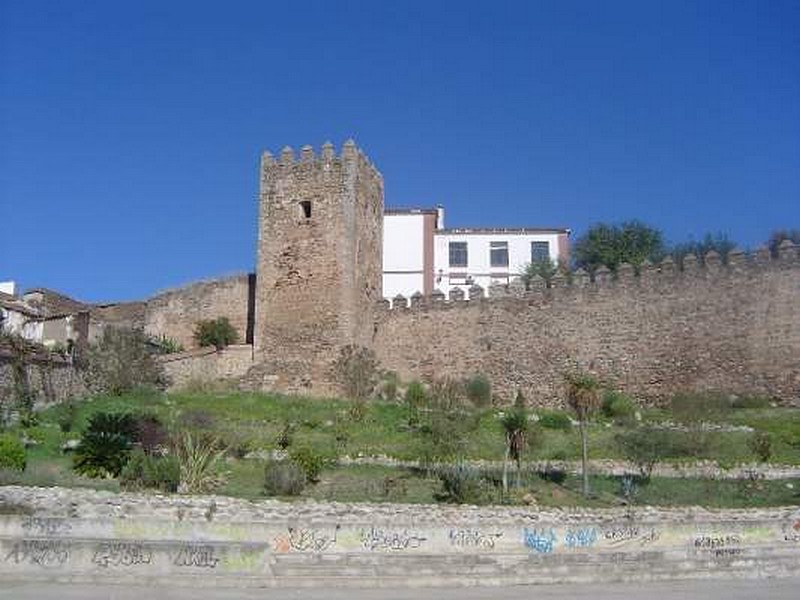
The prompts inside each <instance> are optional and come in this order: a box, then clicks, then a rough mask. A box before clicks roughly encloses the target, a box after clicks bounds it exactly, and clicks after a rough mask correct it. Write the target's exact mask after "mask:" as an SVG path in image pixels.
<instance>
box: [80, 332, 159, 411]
mask: <svg viewBox="0 0 800 600" xmlns="http://www.w3.org/2000/svg"><path fill="white" fill-rule="evenodd" d="M85 366H86V370H85V377H84V378H85V380H86V384H87V386H88V387H89V388H90V389H92V390H94V391H98V392H105V393H108V394H112V395H115V396H120V395H122V394H124V393H126V392H129V391H131V390H134V389H136V388H139V387H161V386H163V384H164V382H165V378H164V373H163V370H162V368H161V365H160V364H159V363H158V361H156V360H155V358H154V357H153V355H152V353H151V352H150V347H149V342H148V339H147V336H146V335H145V334H144V333H143V332H142V331H140V330H138V329H118V328H115V327H106V328H104V329H103V335H102V336H101V337H100V339H99V340H98V341H97V343H95V344H93V345H92V346H91V347H90V348H89V350H88V352H87V356H86V365H85Z"/></svg>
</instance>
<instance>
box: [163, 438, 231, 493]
mask: <svg viewBox="0 0 800 600" xmlns="http://www.w3.org/2000/svg"><path fill="white" fill-rule="evenodd" d="M173 451H174V453H175V458H177V460H178V465H179V466H180V483H179V484H178V493H179V494H198V493H204V492H210V491H212V490H214V489H216V488H218V487H219V486H221V485H223V484H224V483H225V481H226V480H227V473H225V472H222V471H220V470H219V468H218V466H219V462H220V461H221V460H222V458H223V456H224V455H225V453H226V452H227V448H225V446H224V444H222V442H221V441H220V439H219V438H217V437H214V436H211V435H208V434H203V433H198V432H192V431H184V432H181V433H179V434H178V435H177V436H176V437H175V440H174V444H173Z"/></svg>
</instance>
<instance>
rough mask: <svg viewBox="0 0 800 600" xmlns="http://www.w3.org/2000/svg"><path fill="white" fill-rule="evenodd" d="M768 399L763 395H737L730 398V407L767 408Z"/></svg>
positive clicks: (768, 404)
mask: <svg viewBox="0 0 800 600" xmlns="http://www.w3.org/2000/svg"><path fill="white" fill-rule="evenodd" d="M769 406H770V399H769V398H766V397H764V396H737V397H734V398H733V399H732V400H731V407H732V408H735V409H745V408H755V409H761V408H769Z"/></svg>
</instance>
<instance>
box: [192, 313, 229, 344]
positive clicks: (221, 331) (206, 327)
mask: <svg viewBox="0 0 800 600" xmlns="http://www.w3.org/2000/svg"><path fill="white" fill-rule="evenodd" d="M194 340H195V342H197V345H198V346H200V347H205V346H214V347H215V348H216V349H217V350H222V349H223V348H225V347H226V346H230V345H231V344H235V343H236V342H238V341H239V334H238V333H237V331H236V328H235V327H234V326H233V325H231V322H230V321H229V320H228V317H219V318H218V319H209V320H205V321H199V322H198V323H197V325H196V326H195V329H194Z"/></svg>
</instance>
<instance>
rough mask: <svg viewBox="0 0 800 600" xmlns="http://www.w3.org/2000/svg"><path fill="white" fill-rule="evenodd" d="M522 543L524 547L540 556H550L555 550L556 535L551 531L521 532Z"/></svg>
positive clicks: (525, 530) (532, 530)
mask: <svg viewBox="0 0 800 600" xmlns="http://www.w3.org/2000/svg"><path fill="white" fill-rule="evenodd" d="M522 542H523V543H524V544H525V547H526V548H528V549H530V550H534V551H535V552H538V553H540V554H550V553H551V552H552V551H553V548H555V543H556V534H555V531H553V530H552V529H528V528H527V527H526V528H525V529H523V530H522Z"/></svg>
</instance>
